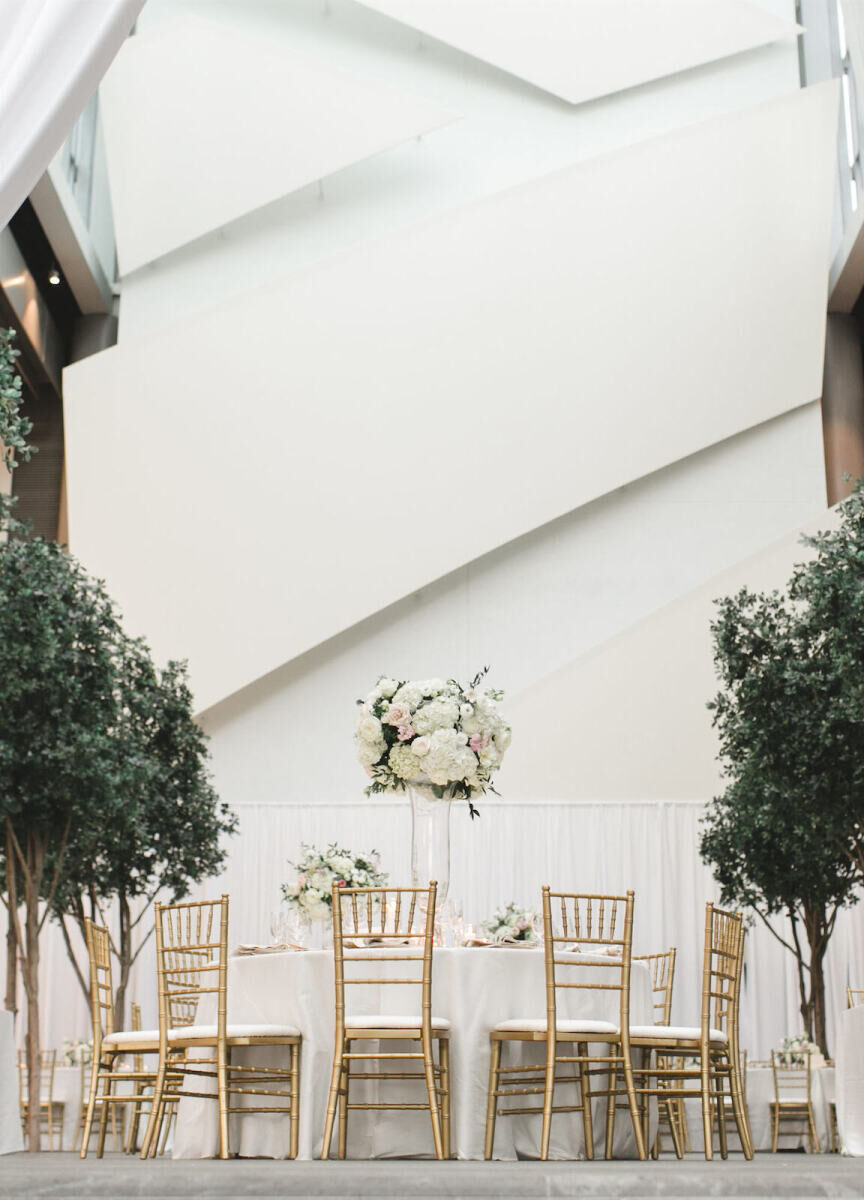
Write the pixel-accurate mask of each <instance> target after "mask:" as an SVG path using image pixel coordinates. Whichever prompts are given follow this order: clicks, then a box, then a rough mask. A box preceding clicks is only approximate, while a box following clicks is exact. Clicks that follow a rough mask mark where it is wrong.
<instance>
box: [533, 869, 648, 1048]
mask: <svg viewBox="0 0 864 1200" xmlns="http://www.w3.org/2000/svg"><path fill="white" fill-rule="evenodd" d="M632 942H633V892H632V891H628V892H627V893H626V894H625V895H623V896H601V895H596V894H590V895H589V894H579V893H574V892H553V891H552V890H551V888H549V886H548V885H547V886H545V887H544V888H543V949H544V953H545V956H546V1021H547V1028H548V1029H554V1028H555V1026H556V1022H557V1009H558V1000H557V993H558V992H559V991H561V992H564V991H566V990H567V989H570V988H581V989H583V990H585V991H597V992H617V993H618V1010H619V1022H620V1024H619V1028H620V1030H621V1041H622V1045H623V1047H624V1052H626V1053H629V1050H628V1049H627V1048H628V1047H629V1042H630V955H631V948H632ZM574 945H577V946H578V950H579V953H580V954H581V955H584V954H590V955H592V956H596V957H592V969H593V967H594V966H595V965H596V966H598V967H602V968H604V976H603V982H602V983H601V982H600V981H599V980H598V981H594V982H588V981H587V980H585V979H584V978H582V979H581V980H580V979H576V980H574V979H572V978H571V976H572V975H573V973H574V968H575V969H576V970H584V962H581V963H580V960H579V958H578V957H576V956H575V955H574V954H573V952H572V947H573V946H574ZM610 951H611V952H612V953H610ZM605 971H608V975H607V974H605Z"/></svg>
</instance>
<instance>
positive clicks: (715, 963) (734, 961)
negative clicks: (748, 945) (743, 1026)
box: [702, 902, 744, 1056]
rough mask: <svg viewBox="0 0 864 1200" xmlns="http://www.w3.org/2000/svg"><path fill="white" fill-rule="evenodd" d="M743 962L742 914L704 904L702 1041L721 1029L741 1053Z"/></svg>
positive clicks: (732, 1051) (734, 1047) (731, 1048)
mask: <svg viewBox="0 0 864 1200" xmlns="http://www.w3.org/2000/svg"><path fill="white" fill-rule="evenodd" d="M743 962H744V922H743V919H742V917H741V914H740V913H734V912H727V911H726V910H725V909H722V908H716V907H715V906H714V905H713V904H711V903H710V902H709V903H708V904H706V905H705V955H704V959H703V964H702V1040H703V1041H704V1042H705V1043H706V1045H707V1042H708V1040H709V1031H710V1030H711V1029H718V1030H720V1031H721V1032H722V1033H725V1034H726V1035H727V1037H728V1038H729V1049H730V1052H731V1053H732V1054H734V1055H736V1056H737V1055H738V1054H739V1044H738V1002H739V997H740V993H741V968H742V965H743Z"/></svg>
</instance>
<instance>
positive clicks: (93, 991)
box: [84, 917, 114, 1062]
mask: <svg viewBox="0 0 864 1200" xmlns="http://www.w3.org/2000/svg"><path fill="white" fill-rule="evenodd" d="M84 933H85V937H86V939H87V957H88V958H89V960H90V1020H91V1022H92V1025H93V1058H94V1060H95V1061H96V1062H98V1061H99V1058H100V1057H101V1054H102V1039H103V1038H106V1037H107V1036H108V1035H109V1033H113V1032H114V985H113V981H112V977H111V938H110V936H109V933H108V930H107V929H106V927H105V926H104V925H97V924H96V922H95V921H91V920H90V918H89V917H85V918H84Z"/></svg>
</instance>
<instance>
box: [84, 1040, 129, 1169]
mask: <svg viewBox="0 0 864 1200" xmlns="http://www.w3.org/2000/svg"><path fill="white" fill-rule="evenodd" d="M92 1073H93V1063H92V1062H89V1063H82V1064H81V1081H80V1083H79V1086H78V1120H77V1121H76V1123H75V1139H74V1142H73V1145H72V1149H73V1150H80V1149H81V1142H82V1140H83V1137H84V1124H85V1122H86V1120H87V1104H88V1102H89V1100H90V1078H91V1075H92ZM108 1112H109V1114H110V1121H111V1139H112V1141H113V1143H114V1149H115V1151H119V1149H120V1139H119V1136H118V1132H117V1108H116V1105H113V1104H112V1105H111V1106H110V1107H109V1109H108ZM122 1113H123V1110H122V1109H121V1117H122ZM98 1132H99V1130H98V1128H91V1129H90V1138H91V1140H92V1138H93V1134H94V1133H98Z"/></svg>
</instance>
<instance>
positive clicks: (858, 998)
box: [846, 987, 864, 1008]
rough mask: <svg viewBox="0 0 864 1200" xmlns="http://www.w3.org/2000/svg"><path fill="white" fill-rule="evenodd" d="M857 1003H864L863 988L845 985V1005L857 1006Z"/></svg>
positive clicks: (849, 1006)
mask: <svg viewBox="0 0 864 1200" xmlns="http://www.w3.org/2000/svg"><path fill="white" fill-rule="evenodd" d="M859 1004H864V988H853V987H847V989H846V1007H847V1008H857V1007H858V1005H859Z"/></svg>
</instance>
